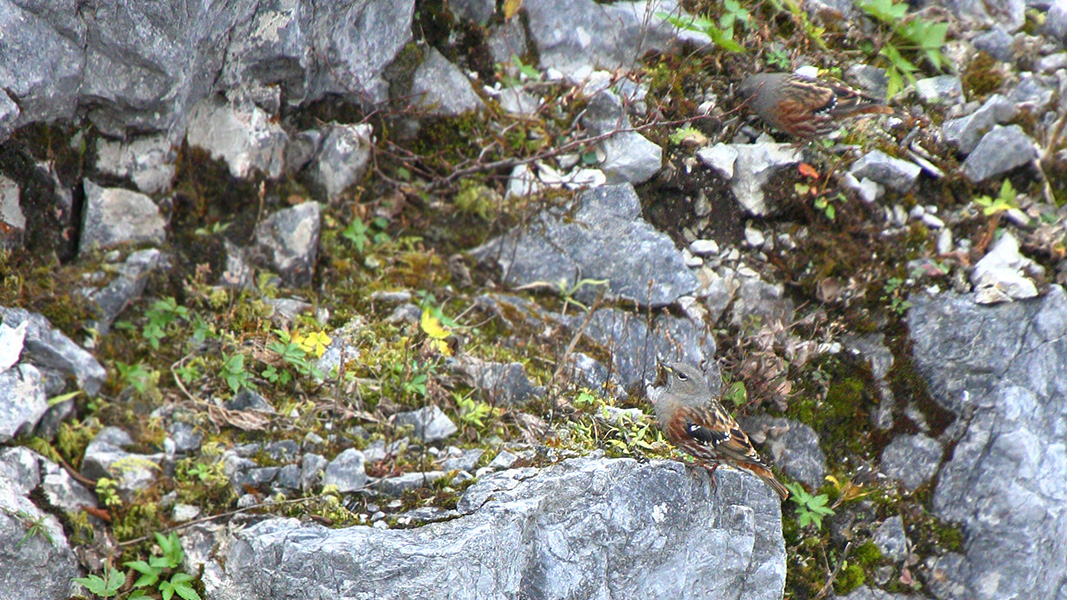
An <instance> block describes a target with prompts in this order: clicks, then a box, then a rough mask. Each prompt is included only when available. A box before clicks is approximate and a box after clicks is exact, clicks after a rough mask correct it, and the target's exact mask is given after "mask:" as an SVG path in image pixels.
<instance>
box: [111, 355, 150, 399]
mask: <svg viewBox="0 0 1067 600" xmlns="http://www.w3.org/2000/svg"><path fill="white" fill-rule="evenodd" d="M115 368H116V369H118V370H119V377H120V378H121V379H122V381H123V382H124V383H125V384H126V385H128V386H130V387H132V388H133V389H135V390H137V391H138V392H140V393H142V394H143V393H145V392H147V391H148V390H149V388H152V387H155V385H156V384H157V383H158V382H159V373H157V372H155V371H151V370H149V369H147V368H145V366H144V364H143V363H137V364H135V365H128V364H126V363H124V362H121V361H115Z"/></svg>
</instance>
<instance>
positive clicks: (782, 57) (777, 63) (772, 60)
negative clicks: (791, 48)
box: [767, 49, 793, 71]
mask: <svg viewBox="0 0 1067 600" xmlns="http://www.w3.org/2000/svg"><path fill="white" fill-rule="evenodd" d="M767 64H768V65H771V66H772V67H774V68H775V69H776V70H778V71H791V70H792V66H793V61H791V60H789V53H787V52H786V51H784V50H779V49H773V50H770V51H768V52H767Z"/></svg>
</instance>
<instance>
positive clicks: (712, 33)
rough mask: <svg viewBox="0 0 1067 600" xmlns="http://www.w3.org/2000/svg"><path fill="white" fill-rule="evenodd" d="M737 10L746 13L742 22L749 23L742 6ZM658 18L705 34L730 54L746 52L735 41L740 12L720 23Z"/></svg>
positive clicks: (679, 18)
mask: <svg viewBox="0 0 1067 600" xmlns="http://www.w3.org/2000/svg"><path fill="white" fill-rule="evenodd" d="M729 1H730V0H728V2H729ZM735 4H736V3H735ZM737 8H738V10H739V11H740V12H743V13H744V20H741V21H740V22H742V23H747V22H748V12H747V11H744V10H743V9H741V8H740V6H738V7H737ZM656 16H657V17H659V18H660V19H665V20H667V21H669V22H670V24H671V25H674V26H675V27H677V28H679V29H685V30H686V31H695V32H697V33H703V34H705V35H707V36H708V37H709V38H711V42H712V43H713V44H715V45H716V46H718V47H720V48H722V49H723V50H726V51H728V52H744V51H745V47H744V46H742V45H741V44H738V43H737V42H736V41H734V23H735V22H737V21H738V20H739V16H738V12H733V13H731V12H727V13H726V14H724V15H723V16H722V17H721V18H720V19H719V22H718V23H716V22H715V21H713V20H711V19H709V18H707V17H691V16H686V17H678V16H675V15H669V14H667V13H656ZM727 23H728V24H727Z"/></svg>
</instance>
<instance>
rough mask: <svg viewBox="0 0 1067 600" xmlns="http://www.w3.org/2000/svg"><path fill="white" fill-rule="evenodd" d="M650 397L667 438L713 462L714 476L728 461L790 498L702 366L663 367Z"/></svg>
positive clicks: (697, 456)
mask: <svg viewBox="0 0 1067 600" xmlns="http://www.w3.org/2000/svg"><path fill="white" fill-rule="evenodd" d="M648 396H649V399H650V400H651V401H652V407H653V408H654V409H655V410H656V420H657V421H659V427H660V429H662V430H663V433H664V434H666V436H667V439H669V440H670V441H671V443H673V444H674V445H675V446H677V447H679V448H681V449H682V450H685V451H686V452H688V453H689V454H691V455H693V456H694V457H696V458H697V459H700V460H705V461H710V462H711V463H712V468H711V472H712V473H714V472H715V469H716V468H717V467H718V465H719V463H723V462H725V463H729V464H731V465H733V466H735V467H738V468H740V469H745V470H746V471H750V472H752V473H754V474H755V475H756V476H757V477H759V478H760V479H762V480H763V481H766V482H767V485H769V486H771V489H773V490H774V491H775V492H777V493H778V495H779V496H781V498H782V500H785V499H786V498H788V497H789V490H787V489H786V488H785V486H784V485H782V484H781V482H779V481H778V480H777V479H775V477H774V473H772V472H771V470H770V469H769V468H768V467H767V463H765V462H763V459H762V458H760V455H759V453H757V452H756V449H755V448H753V447H752V442H750V441H749V439H748V435H746V434H745V432H744V431H741V427H740V426H739V425H738V424H737V421H735V420H734V418H733V417H731V416H730V413H728V412H726V410H725V409H724V408H723V407H722V404H719V401H718V400H717V399H715V398H713V397H712V396H711V390H710V389H708V381H707V379H705V378H704V373H703V372H701V370H700V369H699V368H697V367H695V366H693V365H690V364H686V363H666V364H664V363H660V364H659V365H657V377H656V382H655V383H654V384H653V385H652V386H651V387H650V388H649V390H648Z"/></svg>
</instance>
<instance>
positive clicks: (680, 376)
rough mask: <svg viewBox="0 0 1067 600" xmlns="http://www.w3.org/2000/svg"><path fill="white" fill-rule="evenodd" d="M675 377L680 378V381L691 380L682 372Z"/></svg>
mask: <svg viewBox="0 0 1067 600" xmlns="http://www.w3.org/2000/svg"><path fill="white" fill-rule="evenodd" d="M675 375H677V376H678V380H679V381H686V380H687V379H689V376H688V375H686V374H685V373H682V372H681V371H678V372H677V373H675Z"/></svg>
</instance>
